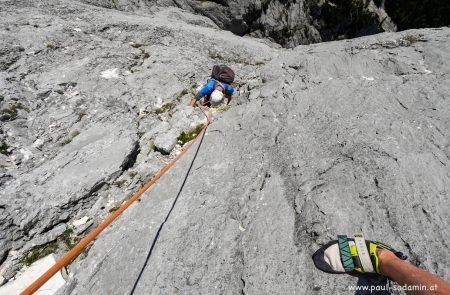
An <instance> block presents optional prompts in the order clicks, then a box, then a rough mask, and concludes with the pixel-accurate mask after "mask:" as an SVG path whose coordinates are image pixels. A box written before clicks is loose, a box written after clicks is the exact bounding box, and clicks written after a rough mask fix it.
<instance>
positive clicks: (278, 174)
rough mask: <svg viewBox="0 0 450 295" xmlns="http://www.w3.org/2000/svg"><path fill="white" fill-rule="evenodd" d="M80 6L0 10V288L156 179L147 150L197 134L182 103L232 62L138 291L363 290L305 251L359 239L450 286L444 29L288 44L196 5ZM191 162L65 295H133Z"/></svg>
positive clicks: (110, 240) (92, 258)
mask: <svg viewBox="0 0 450 295" xmlns="http://www.w3.org/2000/svg"><path fill="white" fill-rule="evenodd" d="M83 2H84V3H81V2H77V1H68V0H58V1H47V0H45V1H39V2H36V1H26V0H21V1H2V2H0V3H1V4H0V34H1V36H2V38H1V39H0V40H1V41H0V42H2V43H1V46H0V48H9V49H8V50H10V51H11V52H10V51H5V52H6V55H5V54H3V55H2V57H1V59H0V61H1V66H2V70H1V72H0V86H1V93H0V95H2V99H1V101H0V103H1V109H2V110H3V109H7V110H6V111H5V113H7V114H8V115H9V117H8V119H7V120H6V119H5V120H4V121H2V122H1V126H0V127H1V128H0V130H1V132H0V140H1V141H2V142H5V143H6V144H7V146H8V148H7V149H6V151H5V152H4V153H2V155H1V156H2V157H1V158H0V164H1V166H3V167H0V169H1V170H0V177H1V181H0V183H1V192H0V262H1V263H2V264H1V267H0V276H1V277H3V278H5V279H8V280H9V279H11V278H12V277H14V274H15V271H17V270H18V269H19V268H20V267H21V263H20V260H21V259H22V258H23V257H24V256H25V255H26V254H27V253H28V251H29V250H32V249H33V247H35V246H39V245H42V244H43V243H46V242H48V241H51V240H55V239H56V240H58V238H59V237H60V235H61V232H62V230H63V229H65V228H66V226H70V225H71V224H73V222H74V221H75V220H79V219H80V218H82V217H84V216H88V217H89V218H92V219H90V220H89V222H88V223H86V226H89V228H86V229H85V228H82V229H81V228H80V230H79V231H78V230H75V232H74V235H76V234H80V236H81V235H82V234H83V233H81V231H84V230H86V232H88V231H89V230H90V229H92V228H93V227H94V226H96V225H98V223H99V222H101V220H102V219H103V218H104V217H106V216H107V215H108V214H110V213H111V212H113V211H114V210H117V207H118V206H119V205H120V204H122V203H123V202H124V201H125V200H127V199H128V198H129V197H130V195H132V194H133V193H134V192H136V191H137V190H138V189H140V188H141V187H142V185H144V184H145V183H146V182H147V181H148V180H149V179H151V177H153V175H154V174H155V173H156V171H158V169H160V168H161V167H162V166H163V165H164V163H166V162H167V161H168V160H169V159H170V158H171V156H172V155H162V154H161V153H159V152H155V151H153V145H154V146H156V148H157V149H161V150H163V149H164V151H165V153H170V151H171V150H172V147H173V146H174V145H175V144H176V138H177V136H178V135H179V134H180V133H181V132H182V131H187V130H189V129H190V128H192V127H195V126H196V125H197V124H198V123H201V122H204V115H203V114H202V113H201V111H200V110H199V109H191V108H188V107H186V105H187V103H188V101H189V99H190V98H191V97H192V96H191V93H192V91H193V90H194V89H195V84H196V83H197V82H199V81H202V80H204V78H205V77H207V76H208V75H209V73H210V70H211V66H212V65H214V64H217V63H226V64H228V65H230V66H231V67H232V68H233V69H234V70H235V72H236V74H237V79H236V82H237V85H236V88H237V89H236V95H235V97H234V99H233V101H232V103H231V108H230V109H229V110H227V111H222V112H221V111H218V112H215V113H214V121H213V123H212V124H211V125H210V127H209V128H208V130H207V132H206V136H205V138H204V141H203V145H202V146H201V149H200V152H199V154H198V157H197V159H196V161H195V163H194V165H193V169H192V171H191V173H190V175H189V178H188V180H187V182H186V185H185V187H184V189H183V191H182V192H181V194H180V198H179V200H178V203H177V204H176V206H175V208H174V210H173V212H172V214H171V216H170V217H169V219H168V221H167V223H166V225H165V227H164V228H163V230H162V231H161V233H160V236H159V240H158V241H157V243H156V246H155V248H154V251H153V254H152V256H151V257H150V259H149V261H148V265H147V267H146V268H145V271H144V272H143V274H142V277H141V279H140V281H139V283H138V285H137V289H136V293H135V294H177V293H182V294H316V293H317V294H342V293H345V292H348V286H354V285H357V284H359V285H361V284H369V283H373V282H371V281H368V280H365V279H358V278H355V277H352V276H344V275H343V276H333V275H329V274H325V273H322V272H320V271H318V270H317V269H316V268H315V267H314V265H313V263H312V261H311V254H312V253H313V252H314V251H315V250H316V249H317V248H318V247H320V246H321V245H323V244H324V243H326V242H327V241H328V240H330V239H334V238H335V236H336V235H337V234H348V235H351V234H352V233H353V232H355V231H363V232H364V233H365V234H366V236H367V237H369V238H372V239H377V240H382V241H384V242H386V243H388V244H391V245H392V246H394V247H395V248H398V249H400V250H402V251H404V252H405V253H406V254H407V255H408V256H409V257H410V262H412V263H415V264H416V265H419V266H421V267H423V268H424V269H427V270H429V271H431V272H433V273H436V274H437V275H439V276H441V277H444V278H445V279H447V280H448V279H449V274H448V271H447V270H448V268H449V265H450V264H449V259H448V248H449V245H448V241H449V232H448V229H447V228H448V225H447V223H448V222H447V220H448V212H449V211H450V210H449V205H448V202H447V199H448V195H449V190H450V188H449V183H450V181H449V177H450V171H449V165H450V161H449V159H450V148H449V147H450V144H449V140H448V139H449V138H450V134H449V130H450V121H449V118H450V116H449V110H450V107H449V100H448V93H450V88H449V87H450V86H449V85H450V81H449V79H450V78H449V77H450V76H449V73H450V63H449V58H448V57H449V52H450V29H449V28H442V29H423V30H411V31H406V32H402V33H384V34H380V35H373V36H369V37H364V38H358V39H352V40H343V41H337V42H327V43H321V44H313V45H308V46H303V45H302V46H297V47H295V48H293V49H285V48H279V46H276V45H274V44H273V43H271V42H270V41H267V40H261V39H257V38H253V37H249V36H244V37H239V36H236V35H234V34H232V33H231V32H227V31H222V30H220V29H218V27H217V26H215V25H213V24H212V23H211V21H210V20H209V19H208V18H206V17H205V16H199V15H196V14H192V13H190V12H188V11H187V10H190V9H189V8H188V7H184V6H183V5H187V6H189V7H191V8H192V7H193V6H191V4H190V2H192V1H189V2H188V1H184V4H182V3H181V1H173V2H177V3H178V5H179V6H181V7H182V8H184V9H180V8H174V7H167V6H171V5H173V3H169V2H170V1H159V2H158V3H156V2H151V3H150V2H148V3H147V2H145V3H144V2H143V1H142V2H141V1H133V2H127V1H112V2H111V1H96V2H97V4H98V3H100V2H102V3H103V4H102V3H100V4H101V5H100V4H99V5H97V6H93V5H90V4H89V3H94V2H95V1H94V0H92V1H89V2H87V1H83ZM225 2H226V1H222V2H221V4H220V5H222V6H223V5H224V3H225ZM105 3H106V4H108V3H109V4H111V5H112V6H111V7H109V8H116V9H105V7H102V5H103V6H104V4H105ZM130 3H138V4H139V5H141V3H142V5H144V4H145V5H147V4H148V5H149V7H150V8H148V9H147V8H146V9H136V10H134V9H129V8H130V7H131V6H133V5H131V4H130ZM152 3H156V6H155V5H153V4H152ZM230 3H231V2H230ZM249 3H250V2H249ZM279 3H281V2H279ZM109 4H108V5H109ZM113 4H114V5H113ZM197 4H198V3H197ZM297 4H299V5H300V1H297ZM127 5H128V6H127ZM129 5H131V6H129ZM152 5H153V6H152ZM206 5H213V4H211V3H209V4H205V7H206ZM272 5H273V7H272V6H271V7H272V8H270V9H269V7H268V8H267V9H268V10H267V11H268V13H270V14H271V17H270V19H267V22H268V23H273V25H277V24H278V23H279V22H278V18H277V13H279V11H280V9H281V6H279V5H278V4H277V5H275V4H272ZM202 7H203V6H202ZM211 7H212V6H211ZM277 7H278V8H277ZM119 8H120V9H122V10H126V11H125V12H124V11H119V10H117V9H119ZM244 8H245V7H244ZM208 9H210V8H208ZM211 9H212V8H211ZM233 9H234V8H233ZM292 9H294V8H292ZM295 9H297V8H295ZM191 12H192V11H191ZM194 12H196V13H199V11H198V10H194ZM300 15H301V13H300ZM299 30H300V31H301V29H300V28H299ZM302 32H303V34H306V35H307V34H310V33H311V32H308V31H302ZM292 40H293V39H292ZM299 40H300V39H299ZM292 42H293V43H292V45H294V44H300V43H302V41H298V42H297V41H295V42H294V41H292ZM11 44H14V46H20V47H23V48H24V50H23V51H21V50H15V49H11V46H12V45H11ZM8 46H9V47H8ZM1 52H4V51H1ZM19 103H20V104H19ZM174 141H175V143H174ZM194 152H195V150H190V151H189V152H188V153H187V154H186V155H185V156H184V157H182V158H181V160H180V161H179V162H177V164H176V165H175V166H174V167H173V168H172V169H171V170H169V171H168V172H167V174H165V175H164V176H163V177H161V178H160V179H159V181H158V182H157V183H156V184H155V185H154V186H153V187H151V188H150V189H149V190H148V191H147V192H146V193H145V194H144V195H143V196H142V197H141V201H140V202H135V203H134V204H133V205H132V206H131V207H130V208H129V209H128V210H127V211H125V212H124V213H123V215H121V216H120V217H119V218H118V219H117V220H116V221H115V222H114V223H113V224H112V225H111V226H110V227H108V228H107V229H106V230H105V231H104V232H103V233H102V234H101V235H100V236H99V237H98V238H97V239H96V240H95V243H94V244H93V246H92V248H91V249H90V251H89V253H88V255H87V257H84V255H82V256H81V257H80V258H79V259H78V260H76V261H74V262H73V263H72V264H71V265H70V266H69V267H68V271H69V282H68V283H67V285H66V287H65V288H64V289H63V290H60V294H128V293H129V292H130V290H131V288H132V286H133V284H134V283H135V281H136V279H137V277H138V273H139V271H140V269H141V267H142V266H143V264H144V261H145V258H146V256H147V253H148V250H149V248H150V245H151V243H152V241H153V239H154V237H155V235H156V233H157V230H158V228H159V226H160V224H161V222H162V221H163V220H164V218H165V217H166V214H167V213H168V211H169V209H170V207H171V204H172V201H173V200H174V198H175V196H176V195H177V193H178V192H179V189H180V186H181V183H182V181H183V177H184V176H185V173H186V171H187V169H188V167H189V165H190V164H191V161H192V157H193V155H194ZM61 251H62V249H59V252H58V253H59V254H60V252H61ZM59 254H58V255H59Z"/></svg>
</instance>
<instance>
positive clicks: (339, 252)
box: [312, 234, 407, 274]
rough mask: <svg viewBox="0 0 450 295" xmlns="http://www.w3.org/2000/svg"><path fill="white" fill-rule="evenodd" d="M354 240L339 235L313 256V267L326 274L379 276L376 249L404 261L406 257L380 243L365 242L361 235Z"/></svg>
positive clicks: (357, 235) (356, 235)
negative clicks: (380, 249) (375, 274)
mask: <svg viewBox="0 0 450 295" xmlns="http://www.w3.org/2000/svg"><path fill="white" fill-rule="evenodd" d="M354 236H355V238H354V239H352V238H348V237H347V236H345V235H339V236H338V239H337V240H334V241H331V242H329V243H328V244H326V245H324V246H322V247H321V248H320V249H319V250H317V251H316V252H315V253H314V255H313V257H312V258H313V261H314V264H315V266H316V267H317V268H318V269H320V270H322V271H324V272H327V273H334V274H340V273H377V274H380V266H379V259H378V255H377V251H376V250H377V248H382V249H385V250H388V251H391V252H393V253H394V254H395V255H396V256H397V257H398V258H400V259H403V260H406V258H407V257H406V255H404V254H403V253H402V252H398V251H395V250H394V249H393V248H391V247H390V246H388V245H386V244H383V243H381V242H372V241H366V240H365V239H364V236H363V235H362V234H355V235H354Z"/></svg>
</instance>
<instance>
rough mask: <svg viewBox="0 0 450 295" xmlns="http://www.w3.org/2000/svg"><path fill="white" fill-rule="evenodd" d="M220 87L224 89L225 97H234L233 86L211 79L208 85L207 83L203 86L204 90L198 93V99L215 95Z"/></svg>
mask: <svg viewBox="0 0 450 295" xmlns="http://www.w3.org/2000/svg"><path fill="white" fill-rule="evenodd" d="M218 86H220V87H222V88H223V90H224V93H225V95H227V96H231V95H233V92H234V88H233V86H231V85H229V84H225V83H221V82H219V81H217V80H214V79H210V80H208V83H206V85H205V86H203V88H202V89H200V91H199V92H198V94H197V96H198V97H203V96H207V95H211V93H213V91H214V90H215V89H216V88H217V87H218Z"/></svg>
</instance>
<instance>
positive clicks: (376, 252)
mask: <svg viewBox="0 0 450 295" xmlns="http://www.w3.org/2000/svg"><path fill="white" fill-rule="evenodd" d="M312 258H313V261H314V264H315V265H316V267H317V268H318V269H320V270H322V271H324V272H328V273H334V274H341V273H353V274H354V273H360V274H368V273H373V274H379V275H382V276H385V277H387V278H389V279H391V280H392V281H394V282H396V283H397V284H399V287H397V289H398V290H400V289H401V290H403V291H405V292H406V294H409V295H410V294H414V295H415V294H450V284H449V283H447V282H446V281H445V280H443V279H441V278H439V277H437V276H435V275H433V274H431V273H429V272H427V271H425V270H423V269H420V268H418V267H416V266H414V265H412V264H410V263H408V262H405V261H404V260H406V258H407V257H406V256H405V255H404V254H403V253H402V252H398V251H395V250H394V249H392V248H391V247H390V246H388V245H385V244H383V243H380V242H372V241H366V240H365V239H364V236H363V235H362V234H355V238H354V239H351V238H347V236H338V239H337V240H334V241H331V242H329V243H327V244H326V245H324V246H322V247H321V248H320V249H319V250H317V251H316V252H315V253H314V254H313V257H312ZM356 287H358V286H356ZM356 287H355V289H354V290H353V291H355V290H358V289H357V288H356ZM360 287H368V286H360ZM376 287H383V286H370V288H369V289H370V290H371V291H383V290H382V289H376ZM393 288H395V287H393ZM364 290H365V289H364ZM361 291H363V290H361ZM388 291H390V290H388Z"/></svg>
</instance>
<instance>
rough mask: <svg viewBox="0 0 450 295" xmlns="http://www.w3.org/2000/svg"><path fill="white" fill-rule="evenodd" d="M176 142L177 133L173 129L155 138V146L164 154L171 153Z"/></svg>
mask: <svg viewBox="0 0 450 295" xmlns="http://www.w3.org/2000/svg"><path fill="white" fill-rule="evenodd" d="M176 144H177V134H176V133H175V132H173V131H169V132H167V133H164V134H160V135H158V136H157V137H156V139H155V148H156V149H157V150H158V151H159V152H161V153H162V154H164V155H168V154H170V152H171V151H172V150H173V148H174V147H175V145H176Z"/></svg>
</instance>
